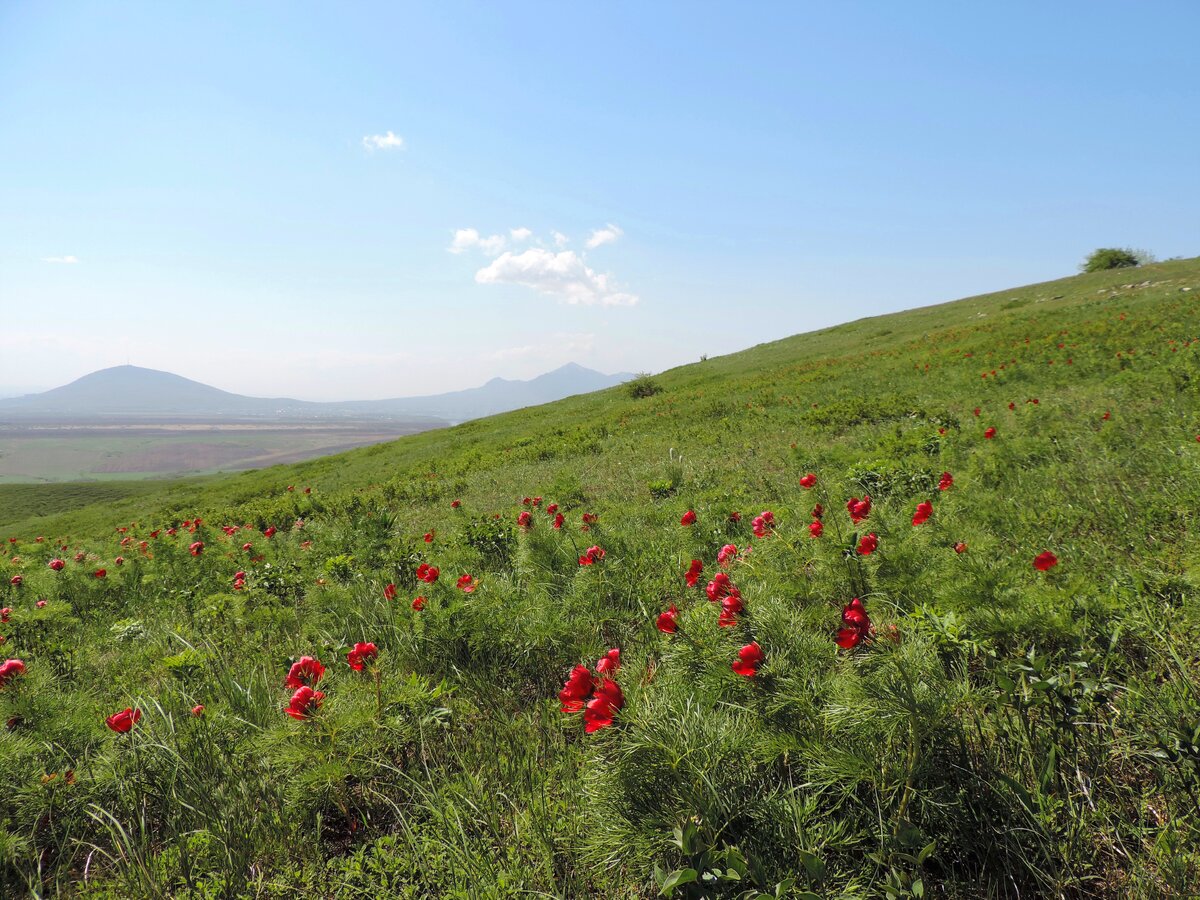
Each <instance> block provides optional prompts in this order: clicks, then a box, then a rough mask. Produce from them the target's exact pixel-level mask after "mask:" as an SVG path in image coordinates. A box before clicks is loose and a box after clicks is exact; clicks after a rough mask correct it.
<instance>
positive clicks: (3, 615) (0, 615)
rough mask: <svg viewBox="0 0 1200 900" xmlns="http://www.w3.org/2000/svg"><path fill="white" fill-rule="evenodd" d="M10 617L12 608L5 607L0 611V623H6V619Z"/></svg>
mask: <svg viewBox="0 0 1200 900" xmlns="http://www.w3.org/2000/svg"><path fill="white" fill-rule="evenodd" d="M11 615H12V607H11V606H6V607H4V609H0V622H7V621H8V617H9V616H11Z"/></svg>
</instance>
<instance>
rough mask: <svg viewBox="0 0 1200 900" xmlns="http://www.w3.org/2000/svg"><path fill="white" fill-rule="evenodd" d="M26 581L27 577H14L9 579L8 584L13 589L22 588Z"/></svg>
mask: <svg viewBox="0 0 1200 900" xmlns="http://www.w3.org/2000/svg"><path fill="white" fill-rule="evenodd" d="M24 581H25V577H24V576H23V575H14V576H13V577H12V578H10V579H8V583H9V584H11V585H12V586H13V587H20V586H21V584H22V583H23V582H24Z"/></svg>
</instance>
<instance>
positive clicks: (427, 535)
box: [425, 531, 434, 544]
mask: <svg viewBox="0 0 1200 900" xmlns="http://www.w3.org/2000/svg"><path fill="white" fill-rule="evenodd" d="M433 534H434V533H433V532H432V531H427V532H425V543H427V544H432V543H433Z"/></svg>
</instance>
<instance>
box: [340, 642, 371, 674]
mask: <svg viewBox="0 0 1200 900" xmlns="http://www.w3.org/2000/svg"><path fill="white" fill-rule="evenodd" d="M377 656H379V648H378V647H376V646H375V645H374V644H364V643H363V642H362V641H359V642H357V643H356V644H355V645H354V647H353V648H352V649H351V650H350V652H349V653H347V654H346V662H347V663H349V664H350V668H352V669H353V670H354V671H355V672H361V671H362V670H363V667H364V666H365V665H366V664H367V663H368V662H369V661H371V660H373V659H375V658H376V657H377Z"/></svg>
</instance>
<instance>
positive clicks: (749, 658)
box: [730, 641, 766, 678]
mask: <svg viewBox="0 0 1200 900" xmlns="http://www.w3.org/2000/svg"><path fill="white" fill-rule="evenodd" d="M765 658H766V657H765V656H764V654H763V652H762V647H760V646H758V641H752V642H751V643H749V644H746V645H745V646H744V647H742V649H741V650H739V651H738V658H737V660H735V661H734V662H733V663H731V664H730V668H731V669H733V671H735V672H737V673H738V674H739V675H742V676H744V677H746V678H753V677H754V676H755V675H757V674H758V667H759V666H760V665H762V661H763V660H764V659H765Z"/></svg>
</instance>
